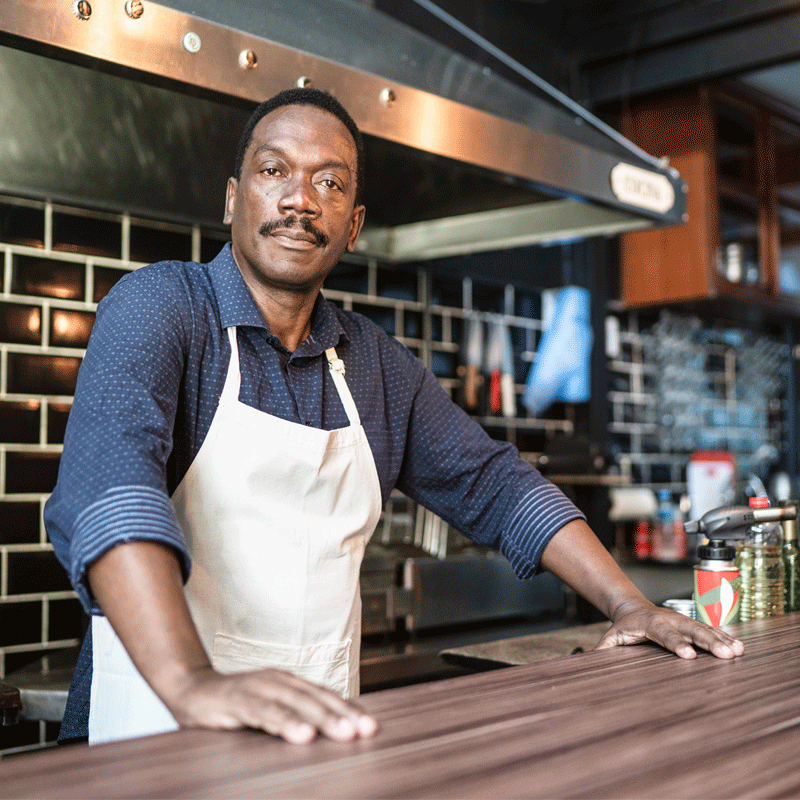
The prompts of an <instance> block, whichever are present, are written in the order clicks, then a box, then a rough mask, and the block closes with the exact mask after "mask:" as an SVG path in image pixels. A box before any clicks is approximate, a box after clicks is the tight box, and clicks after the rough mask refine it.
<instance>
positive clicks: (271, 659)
mask: <svg viewBox="0 0 800 800" xmlns="http://www.w3.org/2000/svg"><path fill="white" fill-rule="evenodd" d="M228 336H229V339H230V343H231V360H230V364H229V366H228V373H227V376H226V379H225V386H224V388H223V390H222V395H221V397H220V401H219V406H218V407H217V411H216V414H215V415H214V419H213V421H212V423H211V427H210V429H209V431H208V435H207V436H206V439H205V441H204V442H203V445H202V447H201V448H200V452H199V453H198V454H197V457H196V458H195V460H194V461H193V462H192V464H191V466H190V467H189V470H188V472H187V473H186V475H185V476H184V478H183V480H182V481H181V483H180V485H179V486H178V488H177V489H176V491H175V494H174V495H173V497H172V502H173V505H174V507H175V510H176V513H177V516H178V520H179V522H180V525H181V529H182V531H183V533H184V536H185V538H186V544H187V547H188V550H189V553H190V555H191V558H192V574H191V578H190V579H189V581H188V583H187V584H186V597H187V600H188V603H189V607H190V609H191V612H192V617H193V619H194V621H195V624H196V625H197V629H198V632H199V634H200V638H201V640H202V642H203V645H204V646H205V648H206V651H207V652H208V653H209V655H210V656H211V660H212V663H213V664H214V667H215V668H216V669H217V670H219V671H220V672H240V671H244V670H250V669H258V668H261V667H277V668H280V669H285V670H288V671H289V672H293V673H294V674H296V675H299V676H301V677H303V678H306V679H307V680H309V681H312V682H314V683H318V684H322V685H323V686H327V687H328V688H330V689H332V690H333V691H335V692H337V693H339V694H341V695H343V696H345V697H353V696H355V695H357V694H358V688H359V669H358V666H359V648H360V639H361V597H360V594H359V584H358V577H359V569H360V566H361V559H362V556H363V553H364V547H365V546H366V543H367V541H368V540H369V537H370V536H371V535H372V533H373V531H374V530H375V526H376V525H377V522H378V518H379V516H380V511H381V491H380V484H379V482H378V474H377V471H376V469H375V462H374V460H373V458H372V451H371V450H370V447H369V443H368V441H367V437H366V434H365V433H364V428H363V427H362V425H361V421H360V419H359V416H358V411H357V410H356V407H355V404H354V402H353V399H352V396H351V394H350V391H349V389H348V388H347V384H346V383H345V380H344V364H343V363H342V361H341V360H340V359H338V358H337V356H336V352H335V351H334V349H333V348H330V349H329V350H327V351H326V356H327V358H328V362H329V367H330V371H331V375H332V377H333V379H334V384H335V386H336V389H337V391H338V393H339V397H340V398H341V401H342V404H343V405H344V408H345V411H346V412H347V417H348V419H349V420H350V425H349V427H346V428H340V429H338V430H334V431H324V430H319V429H318V428H311V427H308V426H305V425H299V424H297V423H293V422H287V421H286V420H283V419H279V418H278V417H274V416H271V415H270V414H265V413H264V412H262V411H258V410H257V409H254V408H251V407H250V406H247V405H244V404H243V403H241V402H239V386H240V380H241V378H240V371H239V350H238V345H237V339H236V328H235V327H231V328H228ZM92 634H93V642H94V651H93V659H94V672H93V676H92V690H91V706H90V714H89V741H90V743H100V742H106V741H113V740H116V739H126V738H132V737H134V736H145V735H148V734H153V733H160V732H163V731H167V730H173V729H175V728H177V723H176V722H175V719H174V718H173V717H172V715H171V714H170V713H169V711H168V710H167V708H166V706H164V704H163V703H162V702H161V701H160V700H159V699H158V698H157V697H156V695H155V694H154V693H153V691H152V690H151V689H150V688H149V686H148V685H147V684H146V683H145V681H144V679H143V678H142V677H141V676H140V675H139V673H138V671H137V670H136V668H135V667H134V666H133V664H132V662H131V660H130V658H129V657H128V655H127V653H126V652H125V649H124V647H123V646H122V643H121V642H120V641H119V639H118V638H117V636H116V635H115V634H114V632H113V630H112V628H111V626H110V624H109V623H108V621H107V620H106V619H105V617H93V618H92Z"/></svg>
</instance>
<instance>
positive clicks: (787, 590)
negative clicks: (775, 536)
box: [781, 500, 800, 613]
mask: <svg viewBox="0 0 800 800" xmlns="http://www.w3.org/2000/svg"><path fill="white" fill-rule="evenodd" d="M782 505H791V506H794V505H797V502H796V501H795V500H790V501H789V502H788V503H785V504H782ZM781 528H782V529H783V548H782V555H783V610H784V611H785V612H787V613H788V612H789V611H800V560H799V559H798V556H800V549H798V546H797V520H794V519H785V520H783V522H781Z"/></svg>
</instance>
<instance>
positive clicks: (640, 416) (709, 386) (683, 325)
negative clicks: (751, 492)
mask: <svg viewBox="0 0 800 800" xmlns="http://www.w3.org/2000/svg"><path fill="white" fill-rule="evenodd" d="M609 318H610V322H609V325H610V326H611V327H612V328H613V329H614V336H612V337H609V338H608V340H607V341H608V345H607V347H608V349H609V351H608V352H607V355H608V370H609V379H610V387H609V391H608V400H609V405H610V408H611V423H610V425H609V435H610V438H611V440H612V442H613V445H614V448H615V451H616V452H615V455H616V461H617V464H618V466H619V469H620V471H621V473H622V474H623V475H627V476H628V477H629V478H630V479H631V481H632V482H633V483H636V484H640V485H644V486H649V487H651V488H653V489H654V490H657V489H661V488H667V489H669V490H670V491H672V492H673V493H674V494H682V493H684V492H685V491H686V464H687V461H688V459H689V457H690V455H691V453H692V452H693V451H695V450H727V451H730V452H732V453H733V454H734V456H735V458H736V461H737V467H738V470H739V473H740V474H742V475H746V474H748V473H754V472H757V471H758V470H759V468H760V463H761V460H762V459H763V457H764V454H765V453H769V454H773V455H774V458H775V460H777V458H778V456H779V455H780V450H781V447H782V441H783V434H784V431H783V427H784V422H783V419H784V411H785V408H784V403H785V400H784V397H785V394H786V381H787V377H786V376H787V375H788V366H789V359H790V358H791V353H790V351H789V348H788V346H786V345H785V344H782V343H781V342H779V341H777V340H775V339H773V338H771V337H770V336H768V335H766V334H756V333H753V332H750V331H745V330H740V329H738V328H729V327H720V326H719V325H710V324H707V323H703V322H701V320H700V319H698V318H697V317H694V316H691V315H688V314H683V315H682V314H676V313H673V312H668V311H662V312H661V314H660V316H659V318H658V319H657V320H656V321H655V322H652V321H650V320H647V319H646V318H645V315H643V314H642V313H641V312H637V311H621V310H613V309H612V310H611V312H610V314H609Z"/></svg>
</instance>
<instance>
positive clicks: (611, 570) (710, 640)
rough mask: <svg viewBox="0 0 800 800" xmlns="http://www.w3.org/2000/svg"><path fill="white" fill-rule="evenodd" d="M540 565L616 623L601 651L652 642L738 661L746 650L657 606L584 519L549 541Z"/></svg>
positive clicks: (680, 652) (682, 654) (683, 654)
mask: <svg viewBox="0 0 800 800" xmlns="http://www.w3.org/2000/svg"><path fill="white" fill-rule="evenodd" d="M541 564H542V567H544V569H546V570H547V571H548V572H552V573H553V574H554V575H555V576H556V577H557V578H559V579H561V580H562V581H564V583H566V584H567V585H569V586H571V587H572V588H573V589H574V590H575V591H576V592H577V593H578V594H580V595H581V596H582V597H584V598H586V599H587V600H588V601H589V602H590V603H592V604H593V605H595V606H596V607H597V608H598V609H599V610H600V611H602V612H603V613H604V614H605V615H606V616H607V617H608V618H609V619H610V620H612V622H613V623H614V624H613V625H612V626H611V628H610V629H609V631H608V632H607V633H606V634H605V636H603V638H602V639H601V640H600V642H599V643H598V645H597V647H596V648H595V649H597V650H602V649H605V648H608V647H615V646H616V645H624V644H635V643H637V642H643V641H645V640H648V639H649V640H650V641H653V642H655V643H656V644H660V645H661V646H662V647H666V648H667V649H668V650H672V651H673V652H674V653H676V654H677V655H679V656H680V657H681V658H695V657H696V656H697V653H696V652H695V650H694V647H692V645H695V646H696V647H701V648H703V649H704V650H708V651H710V652H711V653H713V654H714V655H715V656H717V657H718V658H733V657H734V656H738V655H741V654H742V653H743V652H744V645H743V644H742V642H740V641H739V640H738V639H734V638H733V637H732V636H730V635H729V634H727V633H726V632H725V631H723V630H720V629H719V628H711V627H709V626H708V625H704V624H702V623H700V622H696V621H695V620H693V619H690V618H689V617H686V616H684V615H683V614H678V613H677V612H675V611H671V610H670V609H667V608H659V607H657V606H655V605H653V604H652V603H651V602H650V601H649V600H647V599H646V598H645V596H644V595H643V594H642V593H641V592H640V591H639V590H638V589H637V588H636V587H635V586H634V585H633V584H632V583H631V581H630V580H629V579H628V577H627V576H626V575H625V573H624V572H623V571H622V570H621V569H620V568H619V566H618V565H617V563H616V562H615V561H614V559H613V558H612V557H611V555H610V554H609V552H608V551H607V550H606V549H605V547H603V545H602V544H601V542H600V540H599V539H598V538H597V537H596V536H595V535H594V533H593V532H592V530H591V529H590V528H589V526H588V525H587V524H586V523H585V522H583V521H582V520H573V521H572V522H569V523H567V524H566V525H565V526H564V527H563V528H561V529H560V530H559V531H558V532H557V533H556V534H555V536H553V538H552V539H550V541H549V542H548V544H547V547H545V550H544V553H543V555H542V560H541Z"/></svg>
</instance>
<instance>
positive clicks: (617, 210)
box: [0, 0, 685, 259]
mask: <svg viewBox="0 0 800 800" xmlns="http://www.w3.org/2000/svg"><path fill="white" fill-rule="evenodd" d="M73 7H74V10H75V11H76V12H80V13H81V15H82V18H83V21H79V20H77V19H76V18H75V17H74V16H73V15H72V14H70V13H69V8H68V7H67V6H66V5H65V6H59V7H56V8H54V6H53V4H52V3H51V2H47V1H46V0H4V2H3V4H2V7H0V43H2V44H6V45H11V46H14V47H18V46H23V47H24V49H28V50H34V51H39V52H46V54H47V55H48V56H49V55H52V54H53V53H57V54H58V56H59V57H61V58H64V59H66V60H70V61H74V62H76V63H78V64H89V65H91V66H92V67H97V66H98V65H100V66H103V65H104V66H105V68H106V69H108V70H109V71H110V72H113V73H116V74H119V73H120V72H121V71H123V72H124V73H125V75H126V76H127V75H136V76H137V80H139V79H142V78H144V79H145V80H147V81H149V82H157V83H159V84H163V83H164V81H165V80H166V81H168V82H169V84H170V85H171V86H175V87H181V88H184V89H185V88H191V89H193V90H197V89H200V90H202V91H203V92H205V93H211V94H213V96H215V97H217V98H221V99H222V98H224V99H225V102H231V101H235V102H236V103H239V104H240V103H241V101H246V102H247V103H252V102H256V101H260V100H262V99H264V98H265V97H267V96H269V95H271V94H272V93H274V92H275V91H278V90H280V89H283V88H288V87H290V86H294V85H297V84H298V83H302V84H303V85H307V84H309V83H310V84H313V85H314V86H316V87H317V88H320V89H323V90H327V91H330V92H332V93H333V94H335V95H336V96H337V97H338V98H339V99H340V100H342V102H343V103H344V104H345V106H346V107H347V108H348V110H349V111H350V112H351V113H352V114H353V117H354V118H355V120H356V122H357V123H358V124H359V126H360V127H361V128H362V130H363V131H364V132H365V133H366V134H367V135H368V138H369V140H370V143H369V151H370V152H369V153H368V155H369V156H371V158H370V162H369V163H371V164H373V165H375V167H376V172H377V173H379V174H381V175H382V177H383V179H384V181H385V180H386V168H387V165H391V164H392V163H393V162H397V166H396V168H395V174H393V175H392V176H391V177H392V178H393V179H398V178H399V182H392V183H391V184H390V185H391V187H392V190H391V195H392V198H395V199H396V198H397V197H398V196H400V197H408V198H409V200H408V203H407V205H405V206H403V211H404V212H405V215H404V216H405V218H401V219H398V218H396V217H397V214H395V218H393V217H392V214H391V213H389V211H390V207H391V205H392V202H391V199H390V198H383V197H382V196H381V191H382V192H383V193H384V194H385V193H386V191H387V190H386V187H383V188H382V189H381V188H380V187H378V188H373V190H372V194H373V198H372V199H373V202H372V203H371V204H370V205H369V208H370V222H371V224H372V225H373V227H374V228H377V231H376V232H375V233H374V234H373V235H372V236H368V237H365V240H366V241H368V242H370V243H372V244H373V245H374V246H375V247H376V248H377V251H376V252H377V253H378V254H381V255H383V256H384V257H386V258H390V259H399V258H401V257H402V258H410V257H411V258H424V257H430V255H428V253H427V250H426V246H425V241H424V237H428V236H430V237H432V238H436V237H437V236H438V237H440V238H443V239H444V240H445V242H444V243H442V242H439V244H438V245H437V250H436V254H437V255H439V254H443V253H452V252H473V251H476V250H481V249H487V248H494V247H497V246H498V238H497V235H495V237H494V238H491V237H489V236H488V234H489V232H490V231H493V230H494V226H496V225H497V224H498V221H497V220H496V219H495V218H494V217H487V218H483V217H480V216H478V217H473V218H471V219H470V220H469V222H468V228H467V229H465V228H463V227H461V228H459V227H457V226H456V225H455V224H447V223H448V222H450V220H447V219H445V220H444V224H443V226H442V228H443V230H442V231H437V230H429V229H427V228H423V229H420V230H417V229H414V228H408V229H406V228H404V229H403V230H402V232H401V234H402V235H392V232H393V231H394V229H395V227H396V226H397V225H412V224H414V223H427V222H428V221H430V220H431V219H434V218H442V217H444V218H447V217H456V216H457V215H460V214H463V213H465V212H472V213H473V214H479V212H487V211H488V212H493V211H496V210H497V209H509V208H516V207H521V208H520V210H519V213H518V214H516V215H512V219H511V220H510V221H508V222H506V223H504V222H502V221H501V222H500V225H501V235H502V236H507V237H508V239H509V241H510V242H511V244H512V245H518V244H527V243H531V242H540V241H553V240H558V239H561V238H567V237H569V238H574V237H575V236H586V235H595V234H598V233H604V232H616V231H619V230H631V229H636V228H640V227H646V226H649V225H652V224H675V223H680V222H681V219H682V215H683V211H684V205H685V203H684V197H683V192H682V191H681V189H682V185H683V184H682V181H680V179H679V178H677V177H676V176H675V175H674V172H673V171H672V170H669V169H668V168H666V167H664V168H663V169H661V168H659V167H655V166H653V165H652V163H651V162H649V161H644V160H642V161H641V162H638V161H637V157H636V155H635V154H634V153H632V152H630V151H629V150H628V149H627V148H625V147H622V146H621V145H620V144H619V143H618V142H616V141H615V140H613V139H612V138H611V137H609V136H607V135H605V134H603V133H602V132H601V131H598V130H593V129H592V128H591V126H589V125H575V118H574V115H573V114H572V113H570V112H569V111H565V110H564V109H563V108H559V107H558V106H557V105H555V104H553V103H552V101H549V100H547V99H542V98H540V97H538V96H537V95H535V94H532V93H529V92H526V91H524V90H522V89H521V88H519V87H516V86H515V85H513V84H511V83H509V82H507V81H505V80H503V79H501V78H500V77H499V76H497V75H495V74H493V73H492V72H491V71H487V70H484V69H483V68H482V67H480V65H477V64H475V63H473V62H470V61H468V60H467V59H464V58H463V57H461V56H459V55H458V54H456V53H454V52H452V51H450V50H448V49H446V48H444V47H442V46H441V45H438V44H436V43H435V42H433V41H432V40H430V39H428V38H427V37H424V36H421V35H419V34H417V33H416V32H414V31H412V30H411V29H409V28H407V27H406V26H403V25H401V24H400V23H398V22H396V21H394V20H392V19H390V18H389V17H386V16H384V15H382V14H380V13H379V12H377V11H375V10H374V9H371V8H367V7H363V6H357V5H354V4H352V3H346V2H344V0H325V1H324V2H322V0H316V2H314V1H313V0H312V1H310V2H307V3H303V4H285V3H279V2H277V0H273V1H272V2H265V3H258V4H251V3H243V2H236V1H235V0H215V2H189V1H188V0H169V1H168V2H165V3H154V2H148V3H147V4H146V13H145V10H144V9H145V6H144V4H143V3H141V2H140V3H133V2H131V3H128V4H123V3H112V2H104V3H96V4H95V6H93V7H90V6H89V4H88V3H85V2H84V3H78V4H73ZM387 41H391V42H392V47H391V48H386V47H385V44H384V43H385V42H387ZM256 64H257V65H258V68H257V69H255V68H254V67H255V66H256ZM131 70H133V71H134V72H131ZM70 77H71V73H70V72H69V71H67V72H65V74H64V75H59V76H58V80H56V81H55V83H56V85H57V86H59V89H63V88H64V86H65V84H67V87H66V88H67V93H68V94H69V86H68V83H69V79H70ZM116 80H117V82H119V81H121V79H120V78H117V79H116ZM104 88H105V89H106V90H107V91H109V87H108V86H106V87H104ZM113 88H115V89H117V91H116V92H113V91H109V94H108V96H115V97H116V103H117V104H119V105H118V106H117V107H111V106H109V104H108V103H107V102H103V103H95V104H94V106H93V107H92V109H91V111H92V113H91V114H89V115H88V118H89V120H91V122H92V124H93V125H95V126H97V127H98V128H100V129H102V127H103V125H104V124H107V125H109V126H110V127H111V129H112V133H114V130H113V126H114V122H115V121H116V122H117V123H119V121H123V122H124V120H125V118H126V116H128V115H131V116H133V117H134V118H135V121H136V123H137V124H143V125H144V126H145V127H146V126H147V124H148V120H149V124H153V122H152V121H153V113H152V112H153V111H156V112H158V111H161V112H162V113H163V108H161V107H160V106H159V104H158V103H156V105H155V107H154V108H153V109H149V108H148V107H147V106H146V105H145V106H138V107H137V106H129V105H128V103H129V102H130V100H131V99H132V95H133V93H132V92H131V91H130V87H129V86H128V85H127V84H121V85H119V86H117V85H115V86H114V87H113ZM2 91H3V92H4V93H6V94H5V96H3V95H2V93H0V100H3V101H4V102H3V105H4V106H6V107H16V106H18V107H19V108H21V109H31V108H37V109H39V112H38V113H39V117H38V118H37V123H38V124H39V125H43V126H44V128H45V129H49V130H50V131H54V130H59V129H60V127H59V126H60V124H61V123H63V121H64V116H63V114H59V115H56V114H54V115H53V116H52V117H51V118H50V120H49V123H48V120H47V119H44V118H42V116H41V115H43V114H47V113H48V112H55V110H56V108H55V107H54V105H53V104H52V103H51V104H49V105H48V104H47V103H45V104H40V105H37V104H35V103H34V104H32V105H31V104H30V103H29V104H28V105H26V104H25V102H23V101H25V100H27V101H30V99H31V98H30V97H22V96H20V97H17V96H15V95H14V94H13V93H12V90H10V89H9V88H5V89H4V90H2ZM16 91H18V92H20V93H21V94H25V91H26V90H25V88H24V87H22V86H19V87H17V89H16ZM206 96H211V95H209V94H207V95H206ZM57 105H58V101H57V98H56V99H55V106H56V107H57ZM183 105H185V104H183V103H178V104H177V106H179V107H181V106H183ZM189 105H191V104H189ZM78 110H80V109H78ZM26 113H28V114H30V113H31V112H30V111H27V112H26ZM72 113H75V112H74V111H73V112H72ZM217 113H218V112H217V109H216V108H215V109H214V110H213V112H212V115H216V114H217ZM104 115H107V118H104ZM167 117H169V114H167ZM191 121H192V122H194V120H191ZM172 122H176V120H175V119H173V120H172ZM69 124H70V125H72V124H73V123H69ZM176 124H178V123H176ZM195 124H196V123H195ZM118 127H119V126H118ZM236 127H238V126H236V125H234V129H235V128H236ZM78 128H80V126H78ZM80 132H81V131H80V130H79V129H74V130H72V131H71V136H70V137H69V138H68V139H67V140H66V141H65V142H64V144H65V145H68V146H69V147H72V148H74V149H76V150H80V147H79V146H78V145H77V142H78V141H79V140H78V136H79V133H80ZM68 133H70V132H69V131H68ZM120 133H123V134H127V132H126V131H124V128H123V130H118V131H116V135H119V134H120ZM178 135H180V132H178ZM112 138H113V136H109V135H108V134H106V136H105V139H104V141H106V142H107V143H108V142H110V140H111V139H112ZM170 139H171V137H170V136H166V137H164V138H163V141H164V142H165V143H166V145H167V154H166V155H167V156H170V155H172V150H174V148H172V149H170V146H169V145H170ZM111 144H112V146H113V142H112V143H111ZM57 145H58V143H57ZM57 145H56V146H57ZM0 147H2V135H0ZM49 147H50V150H51V153H52V148H53V145H52V144H51V145H50V146H49ZM398 148H399V151H398ZM398 152H399V153H400V155H401V158H400V159H399V161H398V159H397V158H396V155H397V153H398ZM48 155H49V156H50V158H51V159H52V155H51V154H48ZM620 161H624V162H625V163H630V164H631V165H632V166H634V167H636V166H638V167H641V168H643V169H645V170H649V171H650V172H651V173H652V174H653V175H654V176H657V177H659V179H661V180H667V181H668V182H669V184H670V185H671V186H672V188H673V189H674V190H675V195H676V197H677V202H676V204H675V207H674V208H673V209H671V210H670V211H669V212H668V213H666V214H659V213H658V212H655V211H652V210H650V209H647V208H643V207H641V206H639V207H637V206H636V205H631V204H630V203H626V202H621V201H620V200H619V199H618V198H617V197H615V195H614V193H613V191H612V189H611V185H610V180H609V175H610V173H611V170H612V169H613V168H614V166H616V165H617V164H618V163H619V162H620ZM4 162H5V159H3V162H0V163H4ZM205 163H209V162H205ZM408 163H412V164H413V165H415V169H411V170H409V169H406V168H405V167H406V165H407V164H408ZM14 166H15V165H14V159H12V163H11V164H10V165H8V167H5V166H4V167H3V168H2V169H0V183H5V185H6V187H7V188H9V189H10V188H16V189H19V190H24V189H26V188H29V187H26V186H25V184H24V183H22V182H21V181H20V180H19V179H18V178H17V175H16V174H15V172H14ZM226 166H227V165H226ZM149 167H150V165H148V164H141V165H140V170H139V171H140V172H142V171H146V170H147V169H148V168H149ZM30 172H31V171H30V170H28V174H30ZM33 172H34V178H35V177H36V174H35V173H36V170H34V171H33ZM426 173H427V177H428V178H429V179H430V178H433V181H432V182H433V183H434V184H436V183H438V184H439V188H440V191H442V192H443V193H444V194H445V196H446V195H447V194H448V193H450V190H451V189H452V188H453V187H455V188H457V189H458V191H459V192H464V193H465V194H464V196H463V197H461V198H457V199H458V200H459V202H456V203H451V204H450V205H451V207H448V204H447V203H446V202H440V198H439V197H436V196H434V198H433V199H434V200H435V202H434V203H432V202H431V198H430V197H429V198H427V201H426V199H425V198H424V195H425V193H426V192H428V193H429V192H430V186H425V180H424V178H425V176H426ZM470 174H472V175H474V177H475V181H474V182H470V181H469V180H468V179H467V175H470ZM442 175H444V176H446V178H447V180H444V181H442V180H441V176H442ZM420 176H422V177H423V180H420ZM470 183H472V184H473V185H470ZM419 186H421V187H422V188H421V189H420V188H418V187H419ZM487 186H488V187H489V188H490V189H491V191H487ZM126 187H127V184H126ZM35 188H36V187H34V189H35ZM46 188H51V189H52V188H54V187H46ZM55 188H58V189H61V187H60V186H59V187H55ZM100 188H101V189H103V188H105V187H102V185H101V186H100ZM87 191H89V190H88V189H86V188H84V189H83V192H84V195H85V193H86V192H87ZM220 191H221V190H220ZM133 193H134V196H136V195H137V194H138V193H137V191H136V188H135V187H134V190H133ZM205 194H208V192H205ZM202 195H203V192H201V191H198V192H197V193H196V194H190V199H196V198H198V197H202ZM220 197H221V194H220ZM376 198H377V199H378V200H381V199H383V200H384V202H383V204H381V202H375V200H376ZM100 199H101V201H102V198H100ZM120 199H121V198H118V197H112V200H113V201H117V202H119V201H120ZM418 199H419V200H421V202H415V201H416V200H418ZM107 205H110V202H108V201H107ZM382 205H383V208H382ZM437 205H441V207H436V206H437ZM176 206H177V209H178V212H179V213H180V214H185V213H186V211H185V209H184V208H183V207H181V206H180V202H177V203H176ZM417 206H419V208H417ZM432 206H433V207H432ZM167 207H168V208H169V203H167ZM200 207H201V208H203V204H202V203H200ZM547 209H550V210H551V211H552V212H553V219H552V220H551V218H550V214H549V213H547ZM376 212H377V214H376ZM382 212H385V213H382ZM216 216H217V217H218V216H219V211H217V212H216ZM503 225H506V226H507V227H502V226H503ZM412 235H416V236H417V237H418V238H419V237H422V244H419V242H418V243H417V245H416V246H415V247H413V248H409V247H408V246H404V247H405V249H404V250H403V251H402V252H399V251H398V252H395V250H394V248H393V246H392V245H393V243H395V242H398V241H400V240H405V239H407V238H410V237H411V236H412ZM459 237H463V238H464V240H465V242H464V243H463V244H460V242H459ZM531 237H532V238H531ZM487 238H488V239H489V240H488V241H486V239H487Z"/></svg>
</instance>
